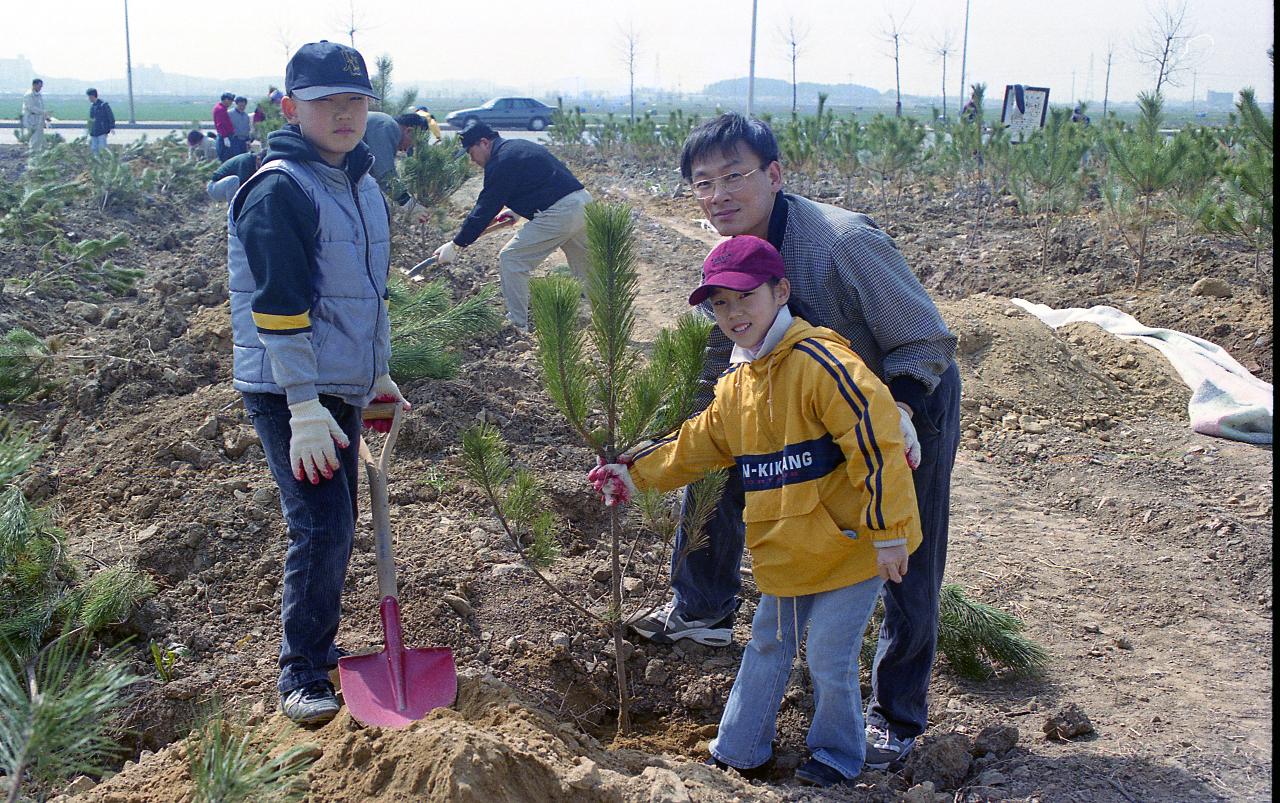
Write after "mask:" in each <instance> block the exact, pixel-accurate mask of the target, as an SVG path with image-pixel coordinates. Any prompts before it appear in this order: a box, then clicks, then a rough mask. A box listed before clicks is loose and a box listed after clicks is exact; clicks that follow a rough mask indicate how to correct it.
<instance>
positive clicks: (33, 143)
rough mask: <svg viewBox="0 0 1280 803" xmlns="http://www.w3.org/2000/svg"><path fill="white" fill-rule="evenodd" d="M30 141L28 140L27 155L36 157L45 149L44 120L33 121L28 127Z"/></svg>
mask: <svg viewBox="0 0 1280 803" xmlns="http://www.w3.org/2000/svg"><path fill="white" fill-rule="evenodd" d="M27 131H28V133H29V134H30V139H28V140H27V153H28V154H29V155H31V156H35V155H36V154H37V153H39V152H40V150H41V149H42V148H44V120H43V119H39V120H31V121H30V124H29V125H28V126H27Z"/></svg>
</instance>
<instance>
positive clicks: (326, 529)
mask: <svg viewBox="0 0 1280 803" xmlns="http://www.w3.org/2000/svg"><path fill="white" fill-rule="evenodd" d="M242 395H243V396H244V406H245V410H247V411H248V413H249V420H250V421H252V422H253V428H254V429H255V430H257V432H258V437H259V438H260V439H261V441H262V450H263V451H264V452H266V455H267V465H268V466H269V467H270V468H271V476H272V477H274V478H275V481H276V485H277V486H278V487H279V488H280V510H281V512H283V513H284V521H285V526H286V527H287V528H288V533H289V548H288V551H287V552H286V553H285V559H284V588H283V601H282V604H281V609H280V619H281V624H282V636H281V642H280V679H279V681H278V682H277V684H276V685H277V688H278V689H279V691H280V693H281V694H282V695H283V694H287V693H289V692H290V691H292V690H293V689H296V688H298V687H299V686H305V685H307V684H308V683H312V682H314V681H317V680H327V679H328V677H329V670H331V669H333V668H334V667H335V666H337V665H338V652H337V648H336V647H335V646H334V638H335V637H336V636H337V634H338V617H339V614H340V613H341V598H342V585H343V582H344V580H345V579H346V575H347V561H348V560H349V559H350V557H351V542H352V539H353V538H354V537H355V528H356V489H357V481H358V479H359V468H358V466H359V461H358V457H357V455H358V452H357V450H358V448H359V444H360V414H361V411H360V408H358V407H352V406H351V405H349V404H346V403H345V402H343V401H341V400H339V399H338V398H336V397H334V396H321V397H320V403H321V404H323V405H324V406H325V409H327V410H328V411H329V412H330V413H331V414H332V415H333V418H334V420H335V421H337V422H338V426H340V427H342V431H343V432H345V433H346V434H347V439H348V441H349V442H350V445H349V446H348V447H347V448H346V449H342V448H339V447H338V444H337V443H335V444H334V445H333V446H334V449H336V450H337V452H338V460H339V462H340V463H341V464H342V465H341V467H340V468H339V469H338V470H337V471H335V472H334V473H333V479H329V480H326V479H323V478H322V479H321V480H320V484H319V485H312V484H311V482H310V481H309V480H307V479H302V480H296V479H294V478H293V469H292V468H291V467H290V465H289V438H290V437H291V436H292V432H291V431H290V429H289V405H288V403H287V402H286V401H285V397H284V396H283V395H280V394H277V393H244V394H242Z"/></svg>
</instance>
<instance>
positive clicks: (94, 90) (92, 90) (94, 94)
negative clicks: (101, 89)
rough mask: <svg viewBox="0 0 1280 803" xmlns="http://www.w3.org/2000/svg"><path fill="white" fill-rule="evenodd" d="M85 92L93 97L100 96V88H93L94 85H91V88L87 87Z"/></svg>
mask: <svg viewBox="0 0 1280 803" xmlns="http://www.w3.org/2000/svg"><path fill="white" fill-rule="evenodd" d="M84 93H85V94H86V95H88V96H89V97H91V98H96V97H98V90H96V89H94V88H92V87H90V88H89V89H86V90H85V91H84Z"/></svg>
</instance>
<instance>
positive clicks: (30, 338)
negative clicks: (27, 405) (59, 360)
mask: <svg viewBox="0 0 1280 803" xmlns="http://www.w3.org/2000/svg"><path fill="white" fill-rule="evenodd" d="M51 359H52V358H51V356H50V353H49V348H48V347H47V346H46V345H45V344H44V343H43V342H42V341H41V340H40V338H38V337H36V336H35V335H33V334H31V333H30V332H28V331H27V330H26V329H22V328H18V329H10V330H9V331H8V332H6V333H5V335H4V337H3V338H0V403H4V404H13V403H14V402H18V401H22V400H23V399H25V398H27V397H28V396H31V395H32V394H34V393H36V392H37V391H38V390H40V388H41V386H42V381H41V378H40V372H41V371H42V370H43V369H44V368H45V366H47V365H48V363H49V362H50V360H51Z"/></svg>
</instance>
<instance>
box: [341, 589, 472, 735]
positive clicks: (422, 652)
mask: <svg viewBox="0 0 1280 803" xmlns="http://www.w3.org/2000/svg"><path fill="white" fill-rule="evenodd" d="M379 612H380V613H381V615H382V632H383V637H384V639H385V643H386V646H385V647H384V648H383V649H382V651H381V652H376V653H373V654H372V655H347V656H344V657H342V658H339V659H338V676H339V678H340V680H341V682H342V698H343V700H345V701H346V704H347V710H349V711H350V712H351V716H353V717H355V718H356V719H357V720H358V721H360V722H363V723H364V724H365V725H377V726H380V727H385V728H403V727H405V726H406V725H408V724H409V723H411V722H415V721H417V720H419V719H422V717H424V716H426V714H427V712H428V711H430V710H431V709H433V708H442V707H444V706H447V705H452V704H453V701H454V699H455V698H457V696H458V672H457V668H456V667H455V666H454V663H453V652H452V651H451V650H450V649H449V648H448V647H416V648H411V649H405V648H404V647H403V645H402V642H401V638H400V607H399V605H398V603H397V602H396V598H395V597H393V596H388V597H385V598H384V599H383V600H382V605H381V606H380V609H379Z"/></svg>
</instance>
